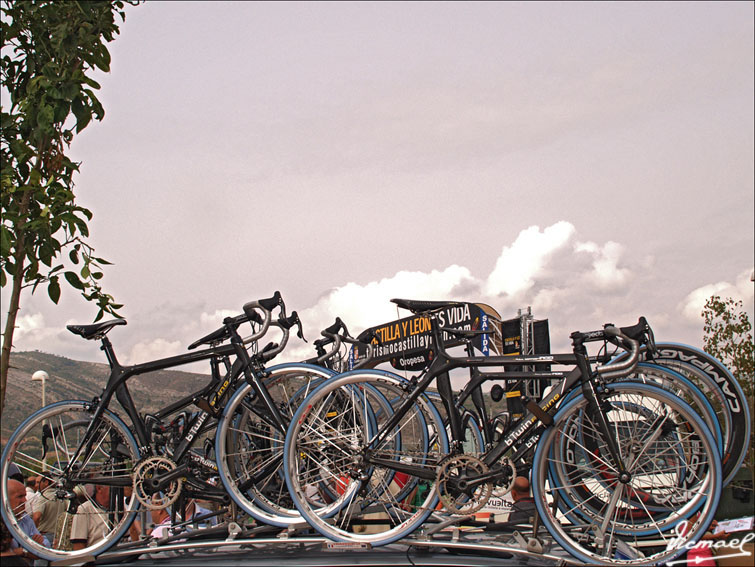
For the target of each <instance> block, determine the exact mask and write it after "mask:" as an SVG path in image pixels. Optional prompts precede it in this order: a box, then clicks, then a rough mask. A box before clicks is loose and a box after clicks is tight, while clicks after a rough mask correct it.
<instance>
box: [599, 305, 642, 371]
mask: <svg viewBox="0 0 755 567" xmlns="http://www.w3.org/2000/svg"><path fill="white" fill-rule="evenodd" d="M642 319H644V317H643V318H642ZM642 319H641V322H642ZM638 325H640V323H638ZM638 325H635V326H634V327H637V326H638ZM634 327H628V328H626V329H634ZM624 330H625V329H619V328H618V327H615V326H613V325H606V326H605V328H604V329H603V332H604V334H605V338H606V340H608V341H609V342H611V343H613V344H616V343H617V342H618V343H620V344H619V346H621V347H622V348H623V349H624V350H627V351H628V352H629V357H628V358H627V359H626V360H624V361H622V362H617V363H616V364H609V365H607V366H599V367H598V368H597V372H598V374H599V375H600V376H601V377H603V378H607V379H612V378H622V377H624V376H626V375H627V374H629V373H630V372H632V370H634V368H635V366H637V363H638V362H639V360H640V341H638V340H636V339H633V338H630V337H629V336H628V335H627V334H626V333H625V332H624Z"/></svg>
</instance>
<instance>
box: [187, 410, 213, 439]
mask: <svg viewBox="0 0 755 567" xmlns="http://www.w3.org/2000/svg"><path fill="white" fill-rule="evenodd" d="M208 415H209V414H208V413H206V412H202V415H200V416H199V418H198V419H197V422H196V423H195V424H194V426H193V427H192V428H191V430H190V431H189V434H188V435H187V436H186V440H187V441H191V440H192V439H194V436H195V435H196V434H197V431H199V428H200V427H202V424H203V423H204V422H205V421H207V416H208Z"/></svg>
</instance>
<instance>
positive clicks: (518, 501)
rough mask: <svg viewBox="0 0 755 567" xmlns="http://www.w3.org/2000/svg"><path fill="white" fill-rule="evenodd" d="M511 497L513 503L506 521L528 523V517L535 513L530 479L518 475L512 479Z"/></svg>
mask: <svg viewBox="0 0 755 567" xmlns="http://www.w3.org/2000/svg"><path fill="white" fill-rule="evenodd" d="M511 497H512V498H513V499H514V505H513V507H512V511H511V513H510V514H509V519H508V521H509V522H511V523H520V524H528V523H530V518H532V517H533V516H534V515H536V514H537V510H536V509H535V499H534V498H532V496H530V481H529V480H528V479H527V477H526V476H518V477H516V478H515V479H514V485H513V486H512V487H511Z"/></svg>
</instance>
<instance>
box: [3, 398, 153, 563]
mask: <svg viewBox="0 0 755 567" xmlns="http://www.w3.org/2000/svg"><path fill="white" fill-rule="evenodd" d="M91 411H92V404H91V403H89V402H85V401H75V400H68V401H62V402H57V403H54V404H51V405H48V406H46V407H44V408H42V409H41V410H39V411H37V412H35V413H34V414H32V415H31V416H29V417H28V418H27V419H26V420H24V421H23V422H22V423H21V425H19V426H18V428H17V429H16V430H15V431H14V432H13V433H12V434H11V436H10V438H9V439H8V442H7V444H6V446H5V449H4V451H3V455H2V466H1V469H0V482H2V487H3V493H4V494H7V493H8V492H7V490H8V481H9V476H8V473H9V469H10V465H11V464H15V465H16V466H17V467H18V468H19V470H21V471H22V472H26V473H34V474H42V475H44V476H45V477H47V478H48V479H49V480H50V481H51V482H52V486H56V487H57V490H56V491H55V495H54V497H53V498H54V499H55V500H57V501H59V502H60V505H61V508H62V509H63V512H62V514H61V516H60V519H59V523H58V528H57V530H56V533H55V537H54V538H53V541H52V542H49V543H50V545H51V547H49V548H48V547H44V546H42V545H40V544H39V543H37V542H36V541H34V540H33V539H31V538H30V537H29V536H28V535H26V533H25V532H24V531H23V530H22V529H21V527H20V525H19V520H20V519H21V517H22V514H23V513H24V512H22V513H21V514H19V516H17V515H16V513H15V512H14V511H13V510H11V508H10V504H9V502H8V499H7V498H4V499H3V502H2V506H0V512H2V518H3V521H5V524H6V525H7V526H8V529H9V530H10V532H11V534H12V535H13V537H14V538H15V539H16V541H18V542H19V544H20V545H21V546H22V547H24V548H25V549H26V550H27V551H29V552H30V553H32V554H34V555H36V556H37V557H40V558H42V559H45V560H47V561H60V560H74V559H77V558H84V557H88V556H96V555H99V554H100V553H103V552H104V551H107V550H108V549H110V548H111V547H112V546H113V545H114V544H115V543H117V542H118V540H120V539H121V537H122V536H123V535H124V534H125V533H126V532H127V530H128V528H129V527H130V526H131V523H132V522H133V521H134V518H135V515H136V511H137V510H138V508H139V502H138V501H137V499H136V498H135V497H134V496H133V495H132V496H131V497H130V498H128V499H126V498H124V497H123V487H124V486H126V485H128V486H130V474H131V472H132V470H133V467H134V465H135V464H136V462H137V461H138V460H139V450H138V444H137V442H136V439H135V438H134V436H133V435H132V434H131V431H130V430H129V428H128V427H127V426H126V424H125V423H124V422H123V421H122V420H121V419H120V418H119V417H118V416H117V415H116V414H114V413H113V412H111V411H109V410H105V412H104V414H103V415H102V419H101V421H100V426H99V429H97V430H95V437H94V443H93V444H94V445H95V446H96V447H94V450H93V451H90V452H89V454H81V455H79V456H78V460H77V463H79V464H78V466H74V467H73V468H72V471H74V472H72V473H71V474H70V475H69V476H68V477H64V475H63V472H64V468H65V465H66V464H67V463H68V462H69V461H70V459H71V458H72V457H74V456H75V454H76V452H77V449H78V442H76V443H74V442H73V441H72V440H69V439H67V436H66V433H65V432H66V430H67V429H70V428H71V427H74V428H76V429H80V428H81V425H82V423H83V422H86V423H87V425H88V423H90V422H91ZM50 439H51V440H52V441H53V449H52V451H51V452H50V454H49V455H48V447H47V443H46V440H50ZM87 481H90V482H91V481H96V482H95V484H101V485H106V486H109V488H110V501H111V504H112V503H115V506H113V510H111V511H108V512H107V513H101V512H97V511H91V512H90V510H96V507H95V508H92V506H94V504H93V499H92V497H91V496H89V495H88V494H87V493H86V491H85V490H82V489H83V486H84V485H85V484H87ZM39 497H42V495H40V496H39ZM82 499H83V502H82V503H81V504H79V501H80V500H82ZM86 502H92V505H91V506H85V505H84V503H86ZM85 514H91V516H85ZM95 514H96V515H95ZM88 518H92V519H94V521H95V523H97V522H101V523H102V526H99V527H100V528H101V529H103V538H102V539H100V540H99V541H96V542H94V543H92V544H91V545H89V546H87V547H85V548H83V549H81V550H73V549H72V547H71V545H70V540H69V539H68V535H67V534H69V533H70V529H71V527H72V525H73V523H74V522H78V521H88Z"/></svg>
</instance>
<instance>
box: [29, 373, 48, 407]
mask: <svg viewBox="0 0 755 567" xmlns="http://www.w3.org/2000/svg"><path fill="white" fill-rule="evenodd" d="M49 378H50V375H49V374H47V372H45V371H44V370H37V371H36V372H35V373H34V374H32V376H31V379H32V382H42V407H45V406H46V405H47V404H46V403H45V382H46V381H47V380H48V379H49Z"/></svg>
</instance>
